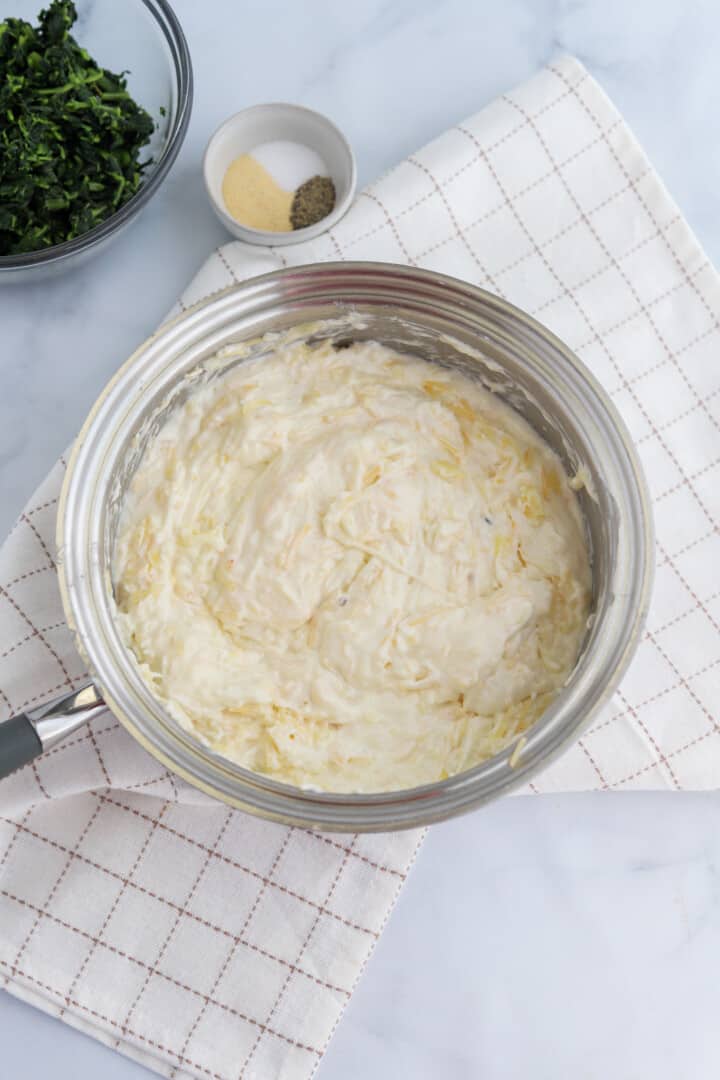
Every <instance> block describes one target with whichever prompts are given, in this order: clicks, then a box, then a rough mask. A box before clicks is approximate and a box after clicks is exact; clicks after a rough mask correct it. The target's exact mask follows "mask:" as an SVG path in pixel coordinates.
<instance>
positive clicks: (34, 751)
mask: <svg viewBox="0 0 720 1080" xmlns="http://www.w3.org/2000/svg"><path fill="white" fill-rule="evenodd" d="M104 709H105V702H104V701H103V699H102V697H101V696H100V694H99V692H98V690H97V689H96V687H95V685H94V684H93V683H91V682H89V683H85V684H84V686H81V687H79V689H77V690H71V691H70V693H69V694H63V695H62V696H61V697H57V698H53V700H52V701H46V702H45V704H44V705H38V706H36V707H35V708H34V709H29V710H28V711H27V712H24V713H18V715H17V716H11V717H10V719H9V720H5V721H4V723H0V779H2V778H3V777H4V776H9V775H10V773H12V772H15V770H16V769H19V768H21V766H23V765H27V764H28V763H29V762H31V761H32V760H33V758H36V757H38V756H39V755H40V754H42V753H43V751H44V750H49V749H50V747H52V746H55V745H56V744H57V743H59V742H61V741H62V740H63V739H64V738H65V736H66V735H69V734H70V732H72V731H75V730H76V728H79V727H81V726H82V725H83V724H85V723H86V722H87V721H88V720H90V719H91V718H92V717H93V716H97V714H98V713H100V712H102V711H103V710H104Z"/></svg>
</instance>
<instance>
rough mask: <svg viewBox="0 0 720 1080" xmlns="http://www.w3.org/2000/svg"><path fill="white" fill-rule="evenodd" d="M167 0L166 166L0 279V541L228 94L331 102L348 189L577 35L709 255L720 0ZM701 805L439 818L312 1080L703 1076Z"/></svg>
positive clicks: (127, 308) (112, 1064) (523, 810)
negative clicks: (180, 132) (170, 58)
mask: <svg viewBox="0 0 720 1080" xmlns="http://www.w3.org/2000/svg"><path fill="white" fill-rule="evenodd" d="M174 6H175V8H176V10H177V12H178V15H179V16H180V19H181V21H182V23H183V26H184V28H185V30H186V33H187V36H188V40H189V44H190V49H191V52H192V56H193V61H194V66H195V76H196V100H195V109H194V114H193V118H192V122H191V126H190V131H189V134H188V137H187V141H186V143H185V146H184V148H183V151H182V153H181V156H180V158H179V160H178V162H177V163H176V165H175V167H174V169H173V171H172V173H171V175H170V178H169V179H168V181H167V183H166V184H165V185H164V187H163V188H162V190H161V192H160V193H159V195H158V196H157V197H156V198H155V199H154V200H153V202H152V203H151V205H150V207H149V208H148V209H147V210H146V212H145V213H144V215H143V217H142V219H141V222H138V224H137V225H135V226H134V227H133V228H132V229H130V230H129V231H128V232H127V233H126V234H125V235H124V236H122V237H121V238H120V239H119V240H118V242H117V243H116V244H115V245H114V246H113V247H111V248H110V249H109V251H108V252H107V254H105V256H101V259H100V261H95V262H91V263H88V264H87V265H86V266H84V267H81V268H80V269H79V270H77V271H75V272H72V273H70V274H68V275H66V276H65V277H63V278H60V279H58V280H50V281H47V282H41V283H38V284H37V285H29V286H21V287H18V288H13V289H5V290H4V291H0V327H1V330H0V343H1V347H0V373H1V377H2V386H3V393H2V395H0V535H2V534H4V533H5V532H6V531H7V530H8V529H9V527H10V526H11V524H12V522H13V520H14V518H15V516H16V515H17V513H18V512H19V511H20V509H21V508H22V505H23V503H24V501H25V499H26V498H27V496H28V495H29V494H30V492H31V491H32V489H33V488H34V486H35V485H36V484H37V483H38V482H39V481H40V480H41V479H42V477H43V475H44V474H45V473H46V472H47V470H48V469H49V467H50V465H51V464H52V462H53V461H54V459H55V458H56V457H57V455H58V454H59V453H60V452H62V450H63V449H64V448H65V447H66V445H67V444H68V443H69V442H70V441H71V440H72V437H73V435H74V433H75V431H76V430H77V428H78V427H79V425H80V423H81V421H82V419H83V418H84V416H85V413H86V412H87V410H88V408H89V407H90V405H91V404H92V402H93V400H94V398H95V397H96V395H97V393H98V392H99V390H100V389H101V388H102V386H103V385H104V383H105V382H106V380H107V379H108V377H109V376H110V375H111V374H112V372H113V371H114V370H115V369H116V367H117V366H118V365H119V363H120V362H121V361H122V360H123V359H124V358H125V357H126V356H127V355H128V353H129V352H130V351H131V350H132V349H133V348H134V347H135V346H136V345H137V344H138V343H139V342H140V341H141V340H142V339H143V338H144V337H145V336H146V335H147V334H148V333H149V332H150V331H151V330H152V329H153V328H154V326H155V325H156V324H157V322H158V321H159V319H160V318H162V316H163V315H164V314H165V312H166V311H167V310H168V309H169V308H170V306H171V305H172V303H173V301H174V299H175V298H176V296H177V294H178V293H179V292H180V291H181V289H182V288H183V286H184V285H185V284H186V283H187V281H188V280H189V279H190V278H191V277H192V275H193V273H194V272H195V270H196V269H197V268H198V266H199V265H200V263H201V262H202V260H203V259H204V257H205V256H206V255H207V254H208V253H209V252H210V251H211V250H212V248H213V247H215V246H217V244H218V243H220V242H222V241H223V240H225V239H226V234H225V233H224V232H223V230H222V228H221V227H220V225H219V224H218V223H217V221H216V219H215V218H214V217H213V215H212V213H211V211H210V209H209V207H208V204H207V202H206V198H205V194H204V190H203V186H202V180H201V175H200V159H201V154H202V149H203V146H204V144H205V141H206V139H207V136H208V134H209V133H210V132H211V131H212V130H213V129H214V128H215V127H216V126H217V124H218V123H219V122H220V121H221V120H222V119H224V117H226V116H227V115H228V114H229V113H231V112H233V111H235V110H237V109H239V108H242V107H243V106H246V105H250V104H254V103H256V102H261V101H272V100H287V101H295V102H298V103H300V104H304V105H308V106H311V107H314V108H317V109H319V110H321V111H323V112H326V113H328V114H329V115H330V116H331V117H332V118H333V119H334V120H335V121H336V122H337V123H338V124H339V125H340V127H341V128H342V129H343V130H344V131H345V132H346V134H347V135H348V137H349V138H350V140H351V142H352V143H353V145H354V148H355V151H356V153H357V157H358V166H359V181H360V184H361V185H362V184H363V183H365V182H368V181H370V180H371V179H373V178H374V177H375V176H377V175H378V174H379V173H380V172H382V171H383V170H385V169H386V168H388V167H389V166H391V165H392V164H394V162H395V161H396V160H397V159H399V158H401V157H403V156H404V155H406V154H407V153H409V152H411V151H412V150H413V149H415V148H416V147H418V146H420V145H422V144H423V143H424V142H426V141H428V140H429V139H430V138H431V137H433V136H434V135H436V134H438V133H439V132H440V131H442V130H443V129H444V128H445V127H447V126H448V125H450V124H451V123H453V122H454V121H456V120H458V119H460V118H462V117H464V116H466V115H468V114H471V113H473V112H475V111H477V110H478V109H479V108H480V107H481V106H482V105H483V104H485V103H486V102H488V101H489V100H491V99H492V98H493V97H494V96H495V95H496V94H497V93H500V92H502V91H503V90H505V89H508V88H510V87H511V86H513V85H514V84H516V83H518V82H520V81H522V80H524V79H526V78H527V77H528V76H530V75H531V74H532V73H533V72H534V71H536V70H537V68H539V67H540V66H541V65H542V64H543V63H544V62H545V61H546V60H547V59H549V57H550V56H551V55H552V54H553V52H556V51H558V50H560V51H567V52H571V53H574V54H575V55H576V56H578V57H579V58H580V59H581V60H582V61H583V62H584V63H585V64H586V66H587V67H588V68H589V70H590V71H591V73H592V74H593V75H594V76H595V77H596V78H597V79H598V80H599V81H600V82H601V83H602V85H603V86H604V87H605V89H606V90H607V91H608V92H609V93H610V95H611V97H612V98H613V99H614V101H615V102H616V104H617V105H618V106H619V108H620V109H621V111H622V112H623V114H624V115H625V117H626V119H627V120H628V122H629V123H630V124H631V126H632V127H633V128H634V130H635V132H636V134H637V135H638V137H639V138H640V140H641V142H642V143H643V144H644V146H645V148H646V150H647V151H648V153H649V155H650V157H651V159H652V161H653V162H654V164H655V166H656V167H657V169H658V171H659V172H660V174H661V176H663V178H664V179H665V181H666V183H667V185H668V187H669V189H670V191H671V193H672V194H673V196H674V197H675V199H676V200H677V201H678V203H679V204H680V207H681V208H682V210H683V211H684V213H685V214H686V216H687V218H688V219H689V221H690V223H691V225H692V226H693V228H694V229H695V230H696V232H697V233H698V234H699V236H700V239H701V241H702V243H703V244H704V246H705V248H706V250H707V251H708V253H709V255H710V257H711V258H712V259H714V261H715V262H716V263H718V262H720V215H718V214H717V191H718V188H719V187H720V143H719V142H718V140H717V139H716V138H715V137H714V136H713V137H710V138H709V137H708V133H709V128H708V120H707V118H708V117H711V118H714V117H716V116H717V115H718V112H719V111H720V81H719V80H718V79H717V40H718V35H720V7H718V6H717V5H716V4H715V3H714V2H713V0H688V2H687V3H684V4H682V5H681V4H679V3H677V2H676V0H635V3H633V4H628V3H627V2H622V3H621V2H620V0H572V2H570V0H568V2H565V0H506V2H505V3H504V4H503V5H498V4H496V3H490V2H489V0H445V2H444V3H443V4H437V3H434V2H432V0H360V2H358V3H356V4H354V5H341V4H337V3H333V2H332V0H313V3H312V4H310V5H298V4H292V5H291V4H290V3H289V2H288V0H246V2H245V3H243V4H242V5H238V4H237V3H235V2H234V0H206V3H204V4H202V5H201V4H198V3H196V2H193V0H175V5H174ZM211 11H212V12H213V13H214V21H213V22H209V19H208V16H209V14H210V12H211ZM269 58H271V59H269ZM719 811H720V796H714V795H667V794H658V795H653V794H651V793H641V794H629V793H628V794H607V795H586V796H560V797H542V798H541V799H524V798H511V799H507V800H505V801H504V802H502V803H499V804H496V805H493V806H491V807H489V808H488V809H485V810H483V811H481V812H478V813H476V814H474V815H472V816H470V817H466V818H463V819H461V820H458V821H455V822H451V823H448V824H446V825H443V826H438V827H435V828H434V829H433V830H432V831H431V834H430V836H429V838H428V840H427V842H426V844H425V846H424V848H423V850H422V853H421V855H420V858H419V861H418V863H417V865H416V867H415V869H414V870H413V873H412V875H411V877H410V880H409V882H408V884H407V887H406V889H405V891H404V893H403V895H402V897H401V899H400V902H399V904H398V907H397V910H396V912H395V914H394V915H393V918H392V921H391V923H390V925H389V927H388V929H387V931H386V932H385V934H384V935H383V938H382V940H381V942H380V944H379V946H378V948H377V951H376V953H375V955H374V957H373V959H372V961H371V963H370V965H369V967H368V970H367V972H366V974H365V976H364V977H363V979H362V981H361V984H360V986H359V988H358V990H357V992H356V994H355V996H354V998H353V1000H352V1002H351V1004H350V1006H349V1008H348V1011H347V1014H346V1016H345V1018H344V1020H343V1022H342V1024H341V1025H340V1027H339V1029H338V1032H337V1034H336V1035H335V1037H334V1040H333V1042H332V1044H331V1047H330V1050H329V1052H328V1054H327V1056H326V1058H325V1059H324V1060H323V1062H322V1065H321V1067H320V1072H319V1077H320V1080H335V1078H337V1080H340V1078H342V1080H355V1078H357V1080H366V1078H367V1077H368V1076H375V1077H377V1080H385V1078H388V1080H389V1078H391V1077H393V1078H394V1077H395V1076H398V1075H407V1076H412V1077H413V1078H414V1080H423V1078H428V1080H430V1078H432V1080H435V1078H437V1077H449V1078H452V1080H465V1078H468V1080H469V1078H475V1077H482V1078H483V1080H515V1078H521V1077H523V1078H524V1077H528V1076H532V1077H533V1080H564V1078H565V1077H567V1078H571V1077H572V1078H573V1080H580V1078H582V1080H607V1078H608V1077H612V1078H613V1080H635V1078H638V1080H640V1078H644V1077H647V1076H650V1075H652V1076H653V1078H654V1080H677V1078H678V1077H689V1078H692V1080H706V1078H707V1080H710V1078H711V1077H712V1078H714V1077H716V1076H718V1075H720V1034H718V1026H717V989H716V987H717V963H716V957H717V955H718V953H717V952H716V950H718V949H720V883H719V882H720V879H719V876H718V866H720V827H719V826H718V821H719V815H718V812H719ZM0 1031H2V1033H3V1034H2V1044H3V1069H2V1073H3V1075H7V1076H8V1077H12V1080H40V1077H42V1078H43V1080H44V1078H45V1076H46V1075H48V1073H50V1072H51V1073H52V1075H53V1077H54V1078H55V1080H84V1078H88V1080H91V1078H92V1080H94V1078H95V1077H97V1076H103V1078H104V1080H140V1077H142V1076H146V1077H149V1076H150V1075H151V1074H149V1073H147V1072H146V1071H145V1070H144V1069H142V1068H141V1067H139V1066H138V1065H135V1064H134V1063H132V1062H129V1061H127V1060H126V1059H124V1058H122V1057H120V1056H118V1055H116V1054H114V1053H112V1052H111V1051H109V1050H107V1049H105V1048H104V1047H102V1046H100V1045H99V1044H97V1043H95V1042H94V1041H93V1040H91V1039H88V1038H86V1037H85V1036H83V1035H80V1034H78V1033H77V1032H75V1031H73V1030H71V1029H70V1028H68V1027H66V1026H65V1025H63V1024H61V1023H59V1022H58V1021H55V1020H53V1019H51V1018H49V1017H47V1016H45V1015H43V1014H41V1013H39V1012H36V1011H35V1010H33V1009H31V1008H30V1007H28V1006H26V1005H24V1004H22V1003H20V1002H18V1001H16V1000H15V999H13V998H11V997H9V996H8V995H7V994H0Z"/></svg>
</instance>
